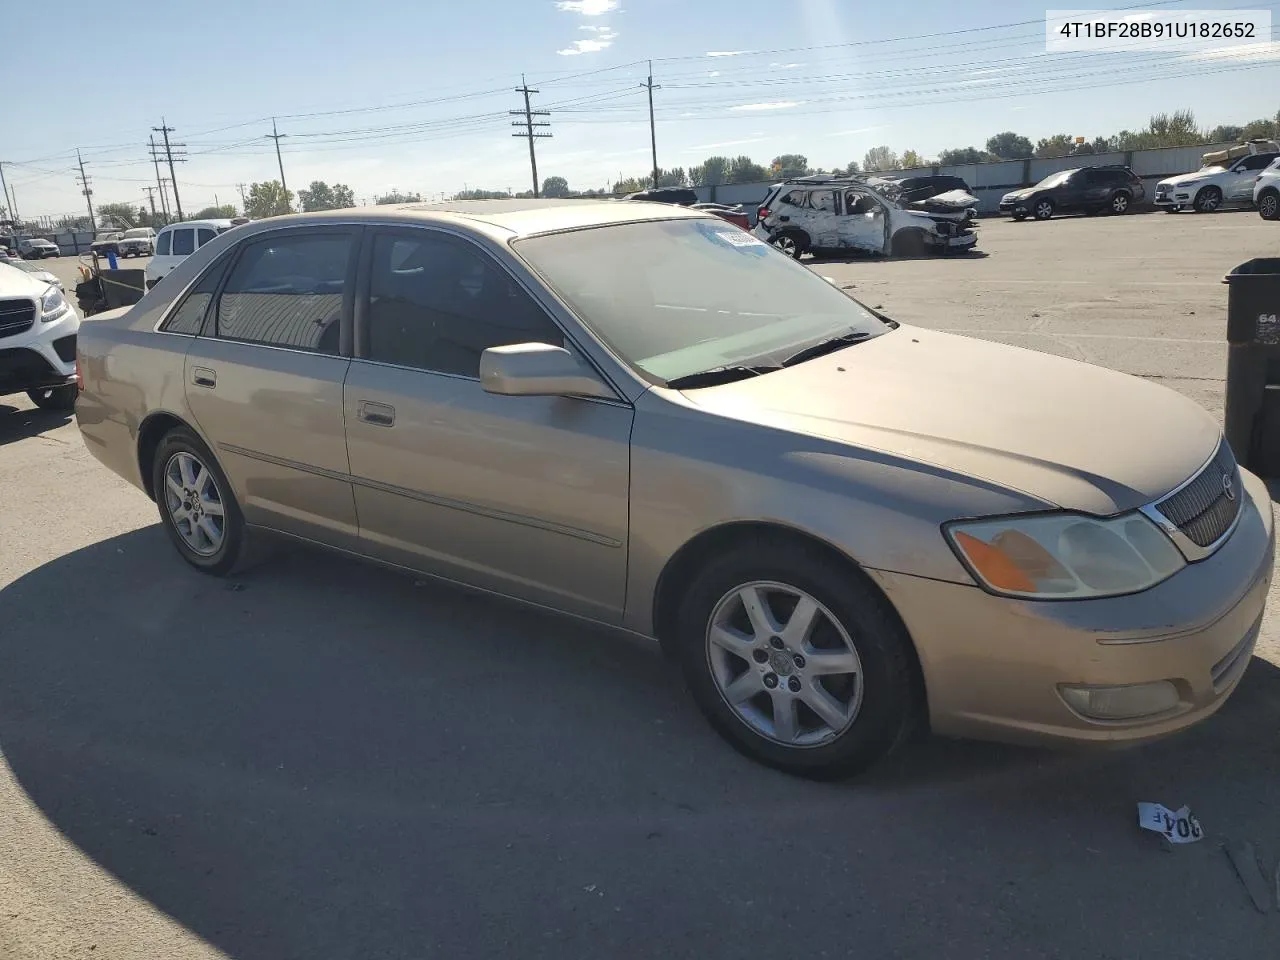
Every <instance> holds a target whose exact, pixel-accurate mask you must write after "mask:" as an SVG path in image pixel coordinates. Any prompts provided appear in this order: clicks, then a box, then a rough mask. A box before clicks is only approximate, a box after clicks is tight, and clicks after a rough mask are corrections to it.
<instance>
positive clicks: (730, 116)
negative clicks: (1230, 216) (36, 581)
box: [0, 0, 1280, 217]
mask: <svg viewBox="0 0 1280 960" xmlns="http://www.w3.org/2000/svg"><path fill="white" fill-rule="evenodd" d="M1102 5H1103V4H1099V6H1102ZM1126 5H1128V6H1132V5H1133V4H1132V3H1129V2H1126V3H1120V4H1115V6H1116V7H1121V6H1126ZM1244 5H1245V4H1243V3H1241V2H1236V3H1231V2H1225V3H1224V2H1219V0H1190V2H1184V3H1177V2H1174V3H1168V4H1162V5H1161V6H1162V7H1168V8H1173V9H1231V8H1232V7H1240V6H1244ZM1054 6H1069V5H1068V4H1054ZM1081 6H1083V4H1081ZM1148 6H1150V5H1148ZM1249 6H1250V7H1252V8H1254V9H1270V10H1271V11H1272V15H1273V19H1274V20H1275V21H1276V22H1277V26H1280V3H1277V2H1271V3H1252V4H1249ZM53 9H56V12H57V15H56V20H57V23H56V24H54V23H52V22H51V19H52V18H53V13H51V10H53ZM908 10H909V11H910V12H909V13H908V12H907V11H908ZM1044 10H1045V5H1044V4H1043V3H1037V4H1030V3H1010V2H1004V3H996V2H991V0H965V2H963V3H957V2H955V0H914V2H913V3H911V4H910V5H907V4H899V5H894V4H885V3H880V2H876V3H861V2H854V0H796V2H794V3H790V4H778V3H776V2H766V0H697V2H678V0H561V2H556V0H475V2H469V3H448V4H445V3H440V2H435V3H432V2H419V3H416V4H411V3H406V2H403V0H402V2H398V3H392V2H387V0H362V2H351V0H343V2H331V0H307V2H301V0H257V2H248V0H222V2H220V3H217V4H204V3H199V4H197V3H184V2H175V0H166V2H164V3H155V2H151V0H131V2H129V3H127V4H125V5H124V6H123V7H120V8H119V9H118V10H117V9H114V8H111V7H109V6H104V5H103V4H102V3H101V2H84V0H62V2H60V3H59V4H57V6H56V8H49V7H45V6H41V5H40V4H17V3H13V4H10V5H9V9H7V10H6V12H5V16H4V33H5V35H6V36H7V37H9V38H11V39H12V38H22V37H29V38H38V39H39V45H41V48H42V49H49V46H48V45H49V43H50V41H56V42H57V43H60V44H62V45H63V46H62V49H63V51H64V55H61V56H57V55H55V56H52V57H48V58H46V60H45V63H44V65H43V66H42V67H41V68H40V70H39V73H40V75H41V77H42V82H43V83H44V86H42V87H40V88H35V87H31V88H27V87H26V86H25V85H23V84H21V83H19V84H18V85H17V86H16V87H14V88H13V90H12V91H11V92H10V93H8V94H7V95H6V96H5V98H4V99H3V101H0V162H3V163H4V164H5V166H4V171H5V175H6V177H7V179H8V181H9V184H10V186H11V187H12V188H13V189H14V192H15V193H16V199H17V207H18V210H19V212H20V213H21V214H22V215H23V216H24V217H27V216H31V215H36V214H51V215H58V214H62V213H67V212H76V211H79V210H80V209H81V208H82V206H83V201H82V198H81V197H80V195H79V192H78V191H79V187H78V185H77V184H76V183H75V181H74V179H73V168H74V161H75V148H76V147H77V146H78V147H80V148H81V150H82V153H83V156H84V159H85V161H86V168H87V171H88V173H89V174H90V176H91V177H92V178H93V179H94V184H93V186H94V199H95V200H96V201H97V202H99V203H101V202H108V201H126V202H133V203H138V202H142V201H143V199H144V195H143V192H142V187H143V186H145V185H148V184H150V185H154V183H155V178H154V176H155V175H154V171H153V169H152V165H151V163H150V161H149V159H148V154H147V151H146V146H145V145H146V140H147V137H148V135H149V134H150V132H151V128H152V127H153V126H158V125H159V124H160V120H161V117H162V116H163V117H164V118H165V119H166V120H167V122H168V123H169V125H170V126H173V127H175V128H176V133H175V134H174V135H173V136H174V139H175V140H178V141H181V142H184V143H186V144H187V145H188V151H189V154H190V157H189V160H188V162H186V163H184V164H182V165H180V167H179V169H178V180H179V184H180V187H181V192H182V201H183V207H184V209H186V210H187V211H188V212H190V211H194V210H195V209H198V208H199V207H201V206H204V205H207V204H209V203H212V202H213V200H214V197H215V195H216V196H217V197H218V199H219V200H221V201H223V202H226V201H228V200H234V201H235V202H236V203H238V202H239V199H238V191H237V189H236V184H238V183H242V182H243V183H251V182H253V181H255V180H266V179H272V178H275V177H276V176H277V173H276V158H275V153H274V150H273V148H272V144H271V141H270V140H267V139H265V138H264V134H266V133H269V132H270V129H271V119H270V118H271V117H272V115H276V116H278V117H279V129H280V131H281V132H282V133H287V134H289V136H288V138H287V139H285V140H283V141H282V149H283V151H284V162H285V174H286V178H287V180H288V182H289V185H290V187H291V188H293V189H295V190H296V189H297V188H298V187H300V186H305V185H306V184H307V183H308V182H310V181H311V180H315V179H321V180H326V181H328V182H330V183H333V182H335V181H338V182H343V183H346V184H348V185H350V186H351V187H352V188H353V189H354V190H355V193H356V196H357V198H364V197H370V198H371V197H373V196H376V195H377V194H379V193H382V192H385V191H387V190H390V189H392V188H397V189H399V190H402V191H418V192H421V193H423V194H424V195H429V196H435V195H438V194H440V193H450V192H453V191H456V190H459V189H462V188H463V187H464V185H467V186H471V187H477V186H483V187H487V188H491V189H505V188H508V187H511V188H513V189H515V190H522V189H527V188H528V186H529V179H530V177H529V164H528V152H527V148H526V145H525V142H524V141H523V140H520V139H516V138H513V137H511V136H510V133H511V127H510V121H511V119H513V118H511V117H509V116H508V115H507V111H508V110H511V109H515V108H517V107H518V106H520V98H519V95H518V94H516V93H515V92H514V88H515V87H517V86H519V85H520V77H521V73H524V74H525V75H526V76H527V77H528V79H529V82H530V85H532V86H536V87H538V88H540V90H541V94H540V95H538V96H537V97H535V98H534V100H535V106H536V107H542V108H545V109H550V110H551V112H552V115H551V118H550V119H551V123H552V126H551V130H552V132H553V138H552V139H549V140H542V141H539V143H538V170H539V174H540V175H541V176H543V177H545V176H548V175H560V176H564V177H566V178H567V179H568V180H569V183H570V185H571V186H573V187H577V188H587V187H603V186H606V185H608V184H609V183H610V182H611V181H612V180H614V179H616V178H617V177H618V176H619V174H627V175H632V174H640V173H643V172H644V171H645V170H646V169H647V168H648V167H649V139H648V122H647V106H646V101H645V94H644V91H643V90H642V89H641V88H640V86H639V84H640V82H641V81H642V80H643V79H644V76H645V74H646V67H645V63H644V61H646V60H647V59H649V58H652V59H653V60H654V74H655V80H656V82H658V83H660V84H662V86H663V89H661V90H659V91H657V93H656V94H655V100H656V107H657V116H658V129H657V135H658V159H659V162H660V164H661V165H663V166H688V165H691V164H695V163H698V162H700V161H701V160H703V159H704V158H705V157H707V156H708V155H710V154H716V153H722V154H728V155H737V154H740V153H745V154H749V155H751V156H752V157H754V158H755V159H756V160H758V161H760V162H762V163H767V162H768V161H769V160H771V159H772V158H773V157H774V156H776V155H777V154H779V153H790V152H795V153H803V154H805V155H806V156H807V157H808V158H809V160H810V162H811V163H812V164H814V165H815V166H833V165H836V164H841V165H843V164H845V163H847V162H848V161H849V160H853V159H857V160H859V161H861V159H862V157H863V154H864V153H865V152H866V151H867V149H868V148H869V147H872V146H875V145H877V144H882V143H883V144H888V145H890V146H891V147H893V149H894V150H896V151H898V152H902V151H903V150H904V149H906V148H912V149H914V150H916V151H918V152H919V153H921V154H923V155H926V156H928V155H936V154H937V153H938V151H940V150H942V149H945V148H948V147H956V146H967V145H975V146H981V145H982V144H983V142H984V141H985V140H986V138H987V137H988V136H989V135H991V134H992V133H996V132H998V131H1001V130H1005V129H1013V130H1015V131H1017V132H1019V133H1022V134H1024V135H1026V136H1029V137H1031V138H1032V139H1033V140H1034V139H1036V138H1037V137H1042V136H1047V135H1050V134H1053V133H1059V132H1063V133H1071V134H1073V135H1081V136H1087V137H1093V136H1095V135H1098V134H1110V133H1113V132H1115V131H1117V130H1119V129H1121V128H1124V127H1129V128H1137V127H1141V126H1143V125H1145V123H1146V121H1147V118H1148V117H1149V115H1150V114H1151V113H1153V112H1157V111H1161V110H1174V109H1178V108H1181V107H1190V108H1191V109H1192V110H1194V111H1195V114H1196V116H1197V118H1198V120H1199V121H1200V122H1201V123H1202V124H1204V125H1213V124H1217V123H1242V122H1245V121H1247V120H1250V119H1254V118H1257V117H1260V116H1272V115H1274V114H1275V112H1276V111H1277V109H1280V50H1277V49H1275V44H1271V45H1270V48H1264V49H1254V50H1246V51H1235V52H1229V53H1219V54H1198V55H1185V54H1184V55H1170V54H1157V55H1134V54H1117V53H1089V54H1080V53H1076V54H1056V55H1049V54H1046V53H1045V52H1044V30H1043V26H1042V25H1041V24H1040V23H1039V22H1037V21H1038V20H1039V19H1040V18H1042V17H1043V15H1044ZM1028 21H1030V22H1028ZM1276 35H1280V34H1276ZM23 46H24V49H34V48H33V47H30V46H29V45H27V44H23ZM86 50H88V51H91V52H92V58H91V62H92V67H89V68H85V69H83V70H82V71H81V70H79V68H78V67H77V64H78V63H80V62H83V61H82V59H81V55H82V54H83V53H84V52H85V51H86ZM18 72H19V73H21V72H22V71H21V70H19V71H18ZM77 73H79V74H80V79H77V80H76V81H75V82H67V81H66V80H65V78H67V77H68V76H71V75H74V74H77Z"/></svg>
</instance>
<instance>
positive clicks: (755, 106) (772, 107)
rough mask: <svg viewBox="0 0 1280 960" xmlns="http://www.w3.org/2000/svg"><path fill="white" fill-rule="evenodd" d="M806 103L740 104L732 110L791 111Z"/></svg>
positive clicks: (782, 101)
mask: <svg viewBox="0 0 1280 960" xmlns="http://www.w3.org/2000/svg"><path fill="white" fill-rule="evenodd" d="M802 103H804V101H803V100H771V101H769V102H767V103H740V104H738V105H737V106H736V107H730V108H729V109H730V110H790V109H791V108H792V107H798V106H800V104H802Z"/></svg>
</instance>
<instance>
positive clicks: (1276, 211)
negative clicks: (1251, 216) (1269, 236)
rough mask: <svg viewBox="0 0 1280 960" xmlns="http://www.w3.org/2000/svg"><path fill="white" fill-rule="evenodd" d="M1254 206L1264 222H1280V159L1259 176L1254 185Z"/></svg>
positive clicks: (1273, 161)
mask: <svg viewBox="0 0 1280 960" xmlns="http://www.w3.org/2000/svg"><path fill="white" fill-rule="evenodd" d="M1253 205H1254V206H1255V207H1257V208H1258V216H1260V217H1262V219H1263V220H1280V157H1276V159H1274V160H1272V161H1271V166H1269V167H1267V169H1265V170H1263V171H1262V172H1261V173H1260V174H1258V179H1257V180H1255V181H1254V183H1253Z"/></svg>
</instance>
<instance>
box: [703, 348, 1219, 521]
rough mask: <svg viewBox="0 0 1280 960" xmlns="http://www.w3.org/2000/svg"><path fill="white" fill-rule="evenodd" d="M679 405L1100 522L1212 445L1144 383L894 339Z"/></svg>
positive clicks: (1196, 424) (1185, 403)
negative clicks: (891, 458)
mask: <svg viewBox="0 0 1280 960" xmlns="http://www.w3.org/2000/svg"><path fill="white" fill-rule="evenodd" d="M684 396H685V397H686V398H687V399H688V400H689V401H691V402H692V403H694V404H695V405H697V406H699V407H701V408H703V409H705V410H707V411H710V412H714V413H717V414H720V415H724V416H728V417H732V418H734V419H739V420H750V421H753V422H757V423H760V424H763V425H767V426H771V427H776V428H780V429H785V430H791V431H794V432H798V433H806V434H810V435H813V436H820V437H825V438H827V439H831V440H835V441H838V442H843V443H848V444H851V445H853V446H857V447H863V448H870V449H874V450H878V451H881V452H885V453H889V454H895V455H898V456H902V457H906V458H909V459H912V460H916V461H922V462H926V463H930V464H933V465H937V466H941V467H945V468H947V469H950V470H954V471H957V472H960V473H963V474H966V475H969V476H972V477H974V478H978V479H982V480H985V481H989V482H992V483H996V484H999V485H1001V486H1004V487H1006V488H1009V489H1013V490H1017V491H1020V492H1022V493H1024V494H1027V495H1030V496H1031V497H1033V498H1035V499H1037V500H1040V501H1043V502H1044V503H1046V504H1048V505H1056V506H1059V507H1063V508H1065V509H1071V510H1080V511H1084V512H1087V513H1092V514H1097V515H1104V516H1105V515H1109V514H1113V513H1117V512H1120V511H1123V510H1130V509H1133V508H1135V507H1139V506H1142V505H1143V504H1146V503H1150V502H1152V501H1154V500H1157V499H1159V498H1160V497H1162V496H1163V495H1164V494H1167V493H1168V492H1169V491H1170V490H1172V489H1173V488H1174V487H1176V486H1177V485H1178V484H1180V483H1182V482H1183V481H1184V480H1186V479H1187V478H1188V477H1190V476H1192V475H1193V474H1194V473H1195V472H1196V471H1197V470H1198V469H1199V468H1200V467H1201V466H1203V465H1204V463H1205V462H1206V461H1207V460H1208V459H1209V458H1210V457H1211V456H1212V455H1213V453H1214V451H1215V450H1216V448H1217V445H1218V443H1219V440H1220V439H1221V431H1220V428H1219V426H1218V423H1217V421H1216V420H1214V419H1213V417H1211V416H1210V415H1209V413H1208V412H1207V411H1206V410H1205V409H1204V408H1203V407H1201V406H1200V405H1199V404H1197V403H1195V402H1193V401H1191V400H1188V399H1187V398H1185V397H1183V396H1182V395H1181V394H1178V393H1175V392H1174V391H1172V390H1169V389H1167V388H1165V387H1161V386H1158V385H1156V384H1153V383H1151V382H1149V381H1146V380H1142V379H1139V378H1137V377H1131V376H1128V375H1126V374H1121V373H1117V372H1115V371H1113V370H1108V369H1106V368H1104V367H1098V366H1093V365H1091V364H1086V363H1081V362H1079V361H1076V360H1067V359H1063V358H1062V357H1056V356H1052V355H1050V354H1044V353H1037V352H1035V351H1031V350H1024V349H1021V348H1018V347H1010V346H1005V345H1003V344H997V343H991V342H989V341H985V340H976V339H971V338H968V337H960V336H955V335H952V334H946V333H939V332H936V331H932V330H924V329H920V328H915V327H908V326H905V325H904V326H902V327H900V328H899V329H897V330H893V331H890V332H889V333H887V334H885V335H883V336H880V337H876V338H875V339H873V340H868V341H866V342H864V343H861V344H857V345H854V346H851V347H848V348H847V349H844V350H839V351H837V352H836V353H834V354H828V355H827V356H824V357H820V358H817V359H814V360H810V361H808V362H806V363H801V364H798V365H797V366H794V367H789V368H787V369H785V370H779V371H776V372H774V373H768V374H765V375H763V376H759V377H752V378H751V379H748V380H740V381H737V382H735V383H730V384H725V385H723V386H718V387H709V388H705V389H701V390H691V391H686V392H685V393H684Z"/></svg>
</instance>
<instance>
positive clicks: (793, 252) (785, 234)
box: [773, 230, 809, 260]
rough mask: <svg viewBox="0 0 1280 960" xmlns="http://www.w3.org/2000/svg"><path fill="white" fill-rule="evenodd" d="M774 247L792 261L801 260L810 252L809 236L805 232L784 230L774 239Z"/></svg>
mask: <svg viewBox="0 0 1280 960" xmlns="http://www.w3.org/2000/svg"><path fill="white" fill-rule="evenodd" d="M773 245H774V246H775V247H777V248H778V249H779V250H781V251H782V252H783V253H785V254H786V255H787V256H788V257H790V258H791V259H792V260H799V259H800V258H801V257H802V256H804V255H805V253H807V252H808V250H809V235H808V234H807V233H805V232H804V231H803V230H783V231H782V232H781V233H779V234H778V235H777V236H775V237H774V238H773Z"/></svg>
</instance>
